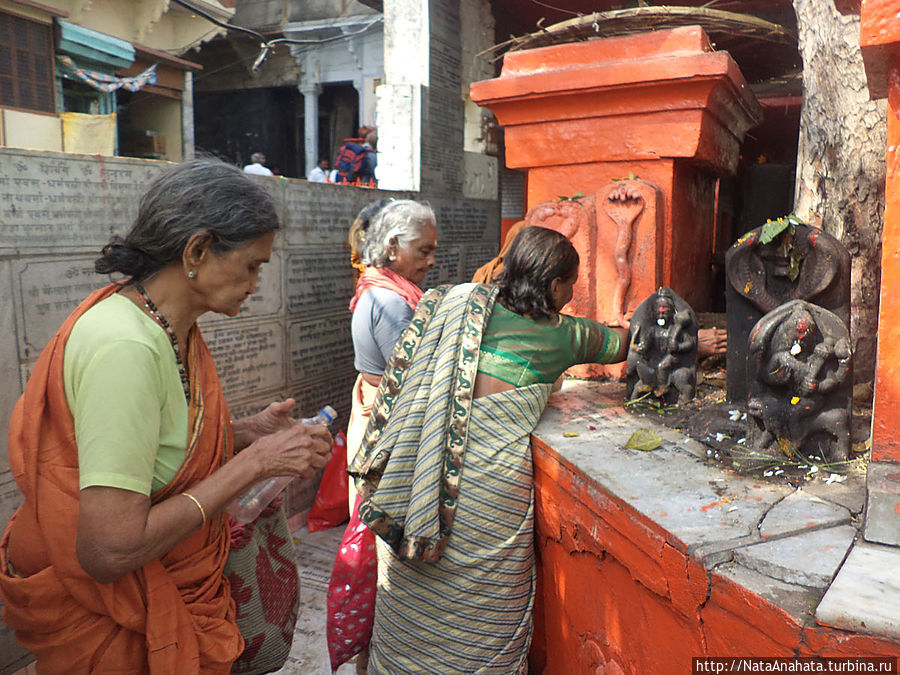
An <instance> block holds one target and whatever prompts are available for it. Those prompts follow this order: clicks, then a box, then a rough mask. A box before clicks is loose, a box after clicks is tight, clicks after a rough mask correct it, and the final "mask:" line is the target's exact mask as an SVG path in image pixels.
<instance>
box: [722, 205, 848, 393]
mask: <svg viewBox="0 0 900 675" xmlns="http://www.w3.org/2000/svg"><path fill="white" fill-rule="evenodd" d="M772 226H775V227H774V228H773V227H772ZM779 226H784V229H783V230H781V232H778V233H777V234H776V235H775V236H774V237H771V235H769V236H766V235H767V230H768V231H769V232H771V231H772V230H773V229H774V230H777V227H779ZM763 241H765V242H766V243H762V242H763ZM725 273H726V284H725V302H726V311H727V315H728V352H727V357H726V368H727V386H728V390H727V396H728V400H729V401H734V402H743V401H746V399H747V391H748V387H747V336H748V335H749V334H750V331H751V330H752V329H753V327H754V326H755V325H756V323H757V322H758V321H759V320H760V319H761V318H762V317H763V315H764V314H766V313H768V312H771V311H772V310H773V309H775V308H776V307H778V306H780V305H782V304H784V303H786V302H790V301H792V300H806V301H809V302H813V303H815V304H816V305H819V306H821V307H824V308H825V309H827V310H830V311H831V312H834V313H835V314H836V315H837V316H838V317H839V318H840V319H841V320H842V321H843V322H844V324H845V325H846V326H849V325H850V254H849V253H848V252H847V249H846V248H845V247H844V246H843V244H841V242H840V241H838V240H837V239H835V238H834V237H832V236H831V235H829V234H826V233H825V232H823V231H822V230H820V229H818V228H815V227H811V226H809V225H804V224H802V223H800V222H799V221H796V220H794V219H793V217H788V218H786V219H785V220H784V221H783V222H772V223H767V224H766V225H764V226H763V227H759V228H756V229H755V230H751V231H750V232H748V233H747V234H745V235H744V236H743V237H741V238H740V239H738V240H737V241H736V242H735V243H734V244H733V245H732V247H731V248H730V249H729V250H728V253H727V254H726V255H725Z"/></svg>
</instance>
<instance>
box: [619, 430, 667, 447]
mask: <svg viewBox="0 0 900 675" xmlns="http://www.w3.org/2000/svg"><path fill="white" fill-rule="evenodd" d="M661 445H662V438H660V437H659V434H657V433H656V432H655V431H653V430H652V429H638V430H637V431H635V432H634V433H633V434H631V438H629V439H628V442H627V443H626V444H625V447H626V448H631V449H632V450H644V451H645V452H646V451H650V450H656V449H657V448H658V447H659V446H661Z"/></svg>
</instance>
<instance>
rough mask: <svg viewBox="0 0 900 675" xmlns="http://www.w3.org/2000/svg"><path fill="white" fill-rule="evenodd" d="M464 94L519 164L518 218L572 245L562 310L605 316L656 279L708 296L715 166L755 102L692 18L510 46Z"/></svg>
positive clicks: (733, 162)
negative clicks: (497, 67) (493, 121)
mask: <svg viewBox="0 0 900 675" xmlns="http://www.w3.org/2000/svg"><path fill="white" fill-rule="evenodd" d="M471 94H472V100H473V101H475V102H476V103H478V104H479V105H482V106H486V107H488V108H489V109H490V110H491V111H492V112H493V113H494V114H495V115H496V116H497V119H498V121H499V122H500V124H501V125H502V126H503V127H504V132H505V142H506V165H507V167H509V168H513V169H525V170H527V171H528V181H527V186H528V189H527V197H526V201H527V207H528V209H531V210H532V212H531V213H529V216H528V218H527V220H529V221H531V222H532V223H533V224H538V223H540V224H544V225H546V226H548V227H553V228H554V229H558V230H559V231H562V232H563V233H564V234H566V235H568V236H569V237H570V238H571V239H572V240H573V243H575V246H576V248H577V249H578V250H579V253H580V254H581V257H582V267H581V273H580V279H579V282H578V285H577V286H576V289H575V294H576V298H577V300H575V301H573V304H572V306H570V307H569V308H568V310H567V311H569V312H570V313H574V314H580V315H582V316H588V317H590V318H593V319H596V320H600V321H604V322H606V323H615V322H616V321H618V320H621V316H622V314H624V313H626V312H628V311H629V310H633V309H634V308H635V307H636V306H637V305H638V304H640V302H641V301H642V300H643V299H644V298H646V297H647V296H648V295H650V294H651V293H653V292H654V291H655V290H656V289H657V288H658V287H659V286H661V285H666V286H670V287H671V288H673V289H674V290H675V291H676V292H677V293H678V294H679V295H681V296H682V297H683V298H684V299H685V300H687V301H688V302H689V303H690V304H691V305H692V306H693V307H694V308H695V309H696V310H697V311H703V310H706V309H707V308H708V303H709V297H708V289H709V284H708V283H707V280H708V278H709V270H710V260H711V257H712V253H713V248H714V241H715V232H714V227H715V204H716V178H717V176H718V175H721V174H725V173H733V172H734V170H735V168H736V166H737V161H738V153H739V147H740V143H741V140H742V139H743V136H744V133H745V132H746V131H747V130H748V129H749V128H751V127H753V126H755V125H756V124H757V123H758V122H759V120H760V115H761V109H760V107H759V104H758V103H757V102H756V99H755V98H754V96H753V94H752V93H751V92H750V89H749V87H748V86H747V84H746V82H745V81H744V78H743V76H742V75H741V73H740V71H739V70H738V68H737V66H736V65H735V63H734V61H733V60H732V59H731V57H730V56H729V55H728V54H727V53H725V52H714V51H713V50H712V47H711V46H710V43H709V40H708V39H707V37H706V34H705V33H704V32H703V30H702V29H701V28H699V27H685V28H676V29H673V30H665V31H657V32H654V33H645V34H639V35H632V36H626V37H617V38H607V39H603V40H593V41H590V42H581V43H575V44H565V45H558V46H552V47H543V48H539V49H531V50H527V51H520V52H511V53H508V54H507V55H506V56H505V60H504V64H503V70H502V73H501V75H500V77H498V78H496V79H493V80H487V81H484V82H476V83H474V84H473V85H472V89H471ZM629 177H633V179H632V180H621V179H627V178H629ZM579 193H580V195H581V197H580V198H578V199H574V200H573V199H567V200H558V198H559V197H560V196H564V197H573V196H575V195H578V194H579ZM542 202H551V203H548V204H546V205H544V206H543V207H542V209H540V210H537V211H536V210H534V207H536V206H537V205H539V204H541V203H542Z"/></svg>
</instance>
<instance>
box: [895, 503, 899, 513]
mask: <svg viewBox="0 0 900 675" xmlns="http://www.w3.org/2000/svg"><path fill="white" fill-rule="evenodd" d="M894 513H900V502H897V503H896V504H894Z"/></svg>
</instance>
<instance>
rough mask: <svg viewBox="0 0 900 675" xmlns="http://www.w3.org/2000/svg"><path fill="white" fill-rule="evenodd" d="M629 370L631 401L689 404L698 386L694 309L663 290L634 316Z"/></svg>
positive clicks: (651, 297) (628, 379) (667, 289)
mask: <svg viewBox="0 0 900 675" xmlns="http://www.w3.org/2000/svg"><path fill="white" fill-rule="evenodd" d="M629 341H630V344H629V348H628V358H627V360H626V366H625V376H626V382H627V395H628V398H629V399H631V400H634V399H637V398H641V397H643V396H646V395H648V394H649V395H652V396H654V397H656V398H657V399H660V400H661V401H662V402H664V403H667V404H671V403H674V402H677V403H679V404H681V403H686V402H687V401H690V400H691V399H692V398H693V397H694V393H695V390H696V382H697V369H696V364H697V317H696V316H695V315H694V312H693V310H692V309H691V307H690V305H688V304H687V303H686V302H685V301H684V300H682V299H681V298H680V297H679V296H678V295H676V294H675V292H674V291H673V290H672V289H670V288H667V287H665V286H663V287H662V288H660V289H659V290H658V291H657V292H656V293H654V294H653V295H651V296H650V297H649V298H647V299H646V300H644V302H642V303H641V304H640V305H639V306H638V308H637V309H636V310H635V312H634V316H633V317H632V319H631V330H630V332H629Z"/></svg>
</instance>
